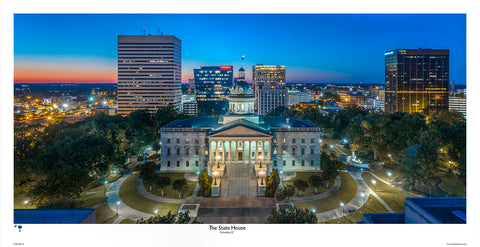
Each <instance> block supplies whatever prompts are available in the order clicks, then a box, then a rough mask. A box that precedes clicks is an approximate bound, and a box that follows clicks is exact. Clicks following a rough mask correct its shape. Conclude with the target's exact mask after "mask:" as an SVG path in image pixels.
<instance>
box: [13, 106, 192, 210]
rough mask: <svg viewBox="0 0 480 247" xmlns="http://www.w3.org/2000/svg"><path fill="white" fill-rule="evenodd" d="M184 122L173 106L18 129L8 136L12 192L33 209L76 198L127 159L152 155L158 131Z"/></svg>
mask: <svg viewBox="0 0 480 247" xmlns="http://www.w3.org/2000/svg"><path fill="white" fill-rule="evenodd" d="M184 118H187V116H186V115H184V114H181V113H178V112H177V111H176V110H175V108H174V107H173V106H169V107H166V108H163V109H160V110H158V111H157V112H156V113H155V114H152V113H150V112H148V111H147V110H138V111H134V112H132V113H131V114H129V115H128V116H126V117H122V116H119V115H116V116H108V115H105V114H99V115H96V116H93V117H90V118H87V119H85V120H84V121H81V122H76V123H73V124H68V123H65V122H61V123H58V124H52V125H49V126H47V127H43V126H41V125H35V126H28V125H25V124H18V125H16V126H15V131H14V160H15V179H14V182H15V189H16V192H24V193H27V194H28V196H29V197H30V198H32V200H31V201H32V202H33V203H35V204H36V205H37V206H40V205H43V204H45V203H47V202H48V201H51V200H54V199H71V198H78V197H79V196H80V193H81V192H83V191H84V190H86V189H88V188H90V187H91V186H94V185H96V184H99V183H100V182H101V180H103V179H104V178H105V176H106V175H107V174H108V173H109V171H110V170H112V169H118V170H119V171H122V170H123V169H125V168H126V160H127V157H128V156H130V155H137V154H141V153H142V151H143V150H144V149H146V148H147V147H148V146H150V147H152V149H154V150H158V149H159V148H158V147H159V145H158V141H159V139H160V136H159V133H158V130H159V128H160V127H162V126H164V125H166V124H168V123H170V122H171V121H174V120H176V119H184Z"/></svg>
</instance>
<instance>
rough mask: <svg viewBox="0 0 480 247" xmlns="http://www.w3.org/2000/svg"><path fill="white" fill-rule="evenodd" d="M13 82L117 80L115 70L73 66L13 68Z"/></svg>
mask: <svg viewBox="0 0 480 247" xmlns="http://www.w3.org/2000/svg"><path fill="white" fill-rule="evenodd" d="M14 81H15V83H22V82H32V83H42V82H64V83H75V82H112V83H113V82H117V73H116V71H108V70H100V69H83V70H79V69H73V68H62V69H52V68H15V72H14Z"/></svg>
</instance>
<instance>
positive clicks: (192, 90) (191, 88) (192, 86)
mask: <svg viewBox="0 0 480 247" xmlns="http://www.w3.org/2000/svg"><path fill="white" fill-rule="evenodd" d="M188 94H190V95H192V94H195V78H190V79H188Z"/></svg>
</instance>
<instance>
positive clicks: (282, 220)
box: [267, 207, 317, 224]
mask: <svg viewBox="0 0 480 247" xmlns="http://www.w3.org/2000/svg"><path fill="white" fill-rule="evenodd" d="M267 222H268V223H270V224H292V223H295V224H305V223H308V224H316V223H317V216H316V215H315V214H314V213H313V212H312V211H310V210H308V209H301V208H297V207H295V208H293V209H289V210H287V209H280V210H279V211H277V210H276V209H272V213H271V215H270V216H269V217H268V219H267Z"/></svg>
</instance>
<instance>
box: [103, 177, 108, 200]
mask: <svg viewBox="0 0 480 247" xmlns="http://www.w3.org/2000/svg"><path fill="white" fill-rule="evenodd" d="M107 184H108V180H105V181H103V200H104V201H105V202H107Z"/></svg>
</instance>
